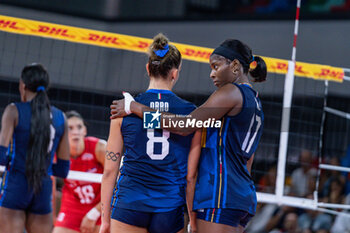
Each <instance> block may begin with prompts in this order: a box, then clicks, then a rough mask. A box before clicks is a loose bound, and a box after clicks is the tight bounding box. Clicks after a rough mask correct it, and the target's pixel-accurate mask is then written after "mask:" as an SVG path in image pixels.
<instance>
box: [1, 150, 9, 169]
mask: <svg viewBox="0 0 350 233" xmlns="http://www.w3.org/2000/svg"><path fill="white" fill-rule="evenodd" d="M7 149H8V148H7V147H4V146H0V165H7V162H8V161H7V160H8V156H7Z"/></svg>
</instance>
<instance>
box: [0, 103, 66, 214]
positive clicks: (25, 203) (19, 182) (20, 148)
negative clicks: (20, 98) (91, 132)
mask: <svg viewBox="0 0 350 233" xmlns="http://www.w3.org/2000/svg"><path fill="white" fill-rule="evenodd" d="M15 106H16V108H17V111H18V124H17V126H16V127H15V129H14V132H13V136H12V139H11V143H10V146H9V151H8V155H9V157H10V164H9V166H7V167H6V171H5V173H4V176H3V181H2V185H1V192H0V196H1V199H0V206H3V207H6V208H10V209H15V210H23V211H28V212H31V213H35V214H48V213H50V212H51V211H52V207H51V194H52V181H51V178H50V175H52V160H53V157H54V153H55V151H56V149H57V146H58V145H59V142H60V140H61V138H62V135H63V133H64V122H65V120H64V115H63V113H62V111H61V110H59V109H57V108H55V107H53V106H51V125H50V132H51V133H50V144H49V148H48V151H49V157H48V159H47V170H46V171H47V176H43V177H42V178H41V189H40V192H38V193H35V194H34V191H28V190H32V189H31V187H30V186H29V183H28V181H27V177H26V158H27V148H28V143H29V138H30V128H31V116H32V110H31V106H30V102H23V103H15Z"/></svg>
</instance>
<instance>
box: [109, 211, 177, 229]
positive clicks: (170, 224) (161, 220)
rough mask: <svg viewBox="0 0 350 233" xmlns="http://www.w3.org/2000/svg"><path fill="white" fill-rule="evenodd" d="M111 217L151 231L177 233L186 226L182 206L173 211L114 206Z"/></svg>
mask: <svg viewBox="0 0 350 233" xmlns="http://www.w3.org/2000/svg"><path fill="white" fill-rule="evenodd" d="M111 217H112V219H115V220H117V221H120V222H123V223H126V224H129V225H133V226H137V227H143V228H147V230H148V232H149V233H164V232H167V233H176V232H178V231H180V230H181V229H183V228H184V210H183V207H182V206H181V207H178V208H176V209H174V210H172V211H168V212H157V213H151V212H141V211H135V210H128V209H123V208H119V207H114V208H113V210H112V216H111Z"/></svg>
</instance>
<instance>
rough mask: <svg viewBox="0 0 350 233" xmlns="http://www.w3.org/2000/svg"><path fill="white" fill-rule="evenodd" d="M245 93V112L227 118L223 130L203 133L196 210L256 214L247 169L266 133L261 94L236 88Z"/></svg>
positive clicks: (250, 89)
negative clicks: (234, 211) (230, 210)
mask: <svg viewBox="0 0 350 233" xmlns="http://www.w3.org/2000/svg"><path fill="white" fill-rule="evenodd" d="M235 85H236V86H237V87H238V88H239V90H240V91H241V93H242V97H243V105H242V110H241V112H240V113H239V114H237V115H236V116H227V115H226V116H224V117H223V118H222V124H221V128H208V129H204V130H203V134H202V150H201V157H200V161H199V168H198V177H197V184H196V189H195V199H194V209H195V210H199V209H205V208H230V209H238V210H244V211H247V212H249V213H250V214H255V210H256V204H257V200H256V192H255V187H254V183H253V180H252V178H251V176H250V174H249V172H248V169H247V166H246V165H247V161H248V160H249V159H250V158H251V156H252V154H253V153H254V152H255V150H256V148H257V146H258V143H259V140H260V137H261V134H262V131H263V122H264V114H263V111H262V107H261V102H260V100H259V98H258V96H257V93H256V92H255V91H254V90H253V89H252V88H251V87H249V86H248V85H237V84H235Z"/></svg>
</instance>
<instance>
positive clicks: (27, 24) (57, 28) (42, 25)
mask: <svg viewBox="0 0 350 233" xmlns="http://www.w3.org/2000/svg"><path fill="white" fill-rule="evenodd" d="M0 30H1V31H5V32H10V33H16V34H23V35H30V36H40V37H46V38H51V39H57V40H64V41H70V42H76V43H83V44H90V45H95V46H103V47H108V48H115V49H124V50H129V51H134V52H142V53H145V52H147V48H148V47H149V45H150V44H151V43H152V39H147V38H142V37H136V36H128V35H123V34H118V33H110V32H103V31H97V30H91V29H84V28H78V27H71V26H66V25H60V24H53V23H46V22H40V21H35V20H28V19H21V18H15V17H10V16H5V15H0ZM172 44H174V45H175V46H176V47H177V48H178V49H179V51H180V52H181V54H182V57H183V58H184V59H187V60H191V61H197V62H205V63H208V61H209V57H210V54H211V53H212V51H213V49H212V48H205V47H199V46H193V45H187V44H180V43H172ZM263 58H264V60H265V62H266V65H267V70H268V72H270V73H277V74H286V73H287V71H288V61H287V60H282V59H276V58H270V57H263ZM295 75H297V76H300V77H307V78H313V79H323V80H330V81H335V82H342V81H343V77H344V70H343V69H342V68H337V67H332V66H326V65H317V64H311V63H304V62H296V67H295Z"/></svg>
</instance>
